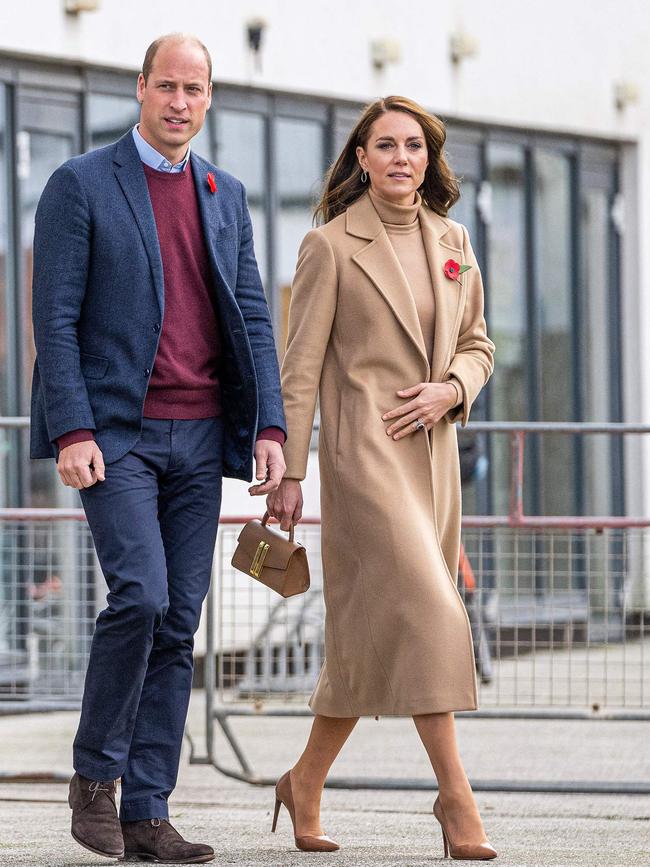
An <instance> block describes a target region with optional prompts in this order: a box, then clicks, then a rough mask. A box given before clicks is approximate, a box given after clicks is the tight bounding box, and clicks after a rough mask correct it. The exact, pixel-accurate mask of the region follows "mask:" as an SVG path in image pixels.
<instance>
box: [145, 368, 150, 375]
mask: <svg viewBox="0 0 650 867" xmlns="http://www.w3.org/2000/svg"><path fill="white" fill-rule="evenodd" d="M150 373H151V370H150V369H149V368H148V367H145V369H144V375H145V376H149V374H150Z"/></svg>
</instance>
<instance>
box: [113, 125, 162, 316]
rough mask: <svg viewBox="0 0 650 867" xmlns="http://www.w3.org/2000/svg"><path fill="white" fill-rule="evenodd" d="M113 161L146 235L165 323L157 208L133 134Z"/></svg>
mask: <svg viewBox="0 0 650 867" xmlns="http://www.w3.org/2000/svg"><path fill="white" fill-rule="evenodd" d="M113 162H114V165H115V175H116V177H117V180H118V183H119V185H120V186H121V188H122V192H123V193H124V195H125V196H126V199H127V201H128V203H129V206H130V208H131V210H132V212H133V216H134V217H135V221H136V223H137V225H138V229H139V230H140V234H141V235H142V241H143V243H144V247H145V250H146V251H147V256H148V257H149V264H150V266H151V274H152V277H153V283H154V288H155V291H156V298H157V299H158V305H159V307H160V315H161V320H162V315H163V311H164V280H163V266H162V257H161V255H160V244H159V243H158V231H157V230H156V221H155V219H154V215H153V208H152V207H151V199H150V198H149V188H148V187H147V179H146V177H145V174H144V170H143V168H142V162H141V160H140V155H139V154H138V151H137V148H136V146H135V143H134V141H133V135H132V133H131V132H130V131H129V132H128V133H127V134H126V135H125V136H123V137H122V138H121V139H120V140H119V141H118V142H117V145H116V150H115V156H114V158H113Z"/></svg>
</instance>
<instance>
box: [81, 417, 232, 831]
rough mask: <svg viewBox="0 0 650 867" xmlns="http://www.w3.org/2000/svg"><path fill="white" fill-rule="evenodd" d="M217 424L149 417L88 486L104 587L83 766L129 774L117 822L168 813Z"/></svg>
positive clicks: (209, 517) (216, 497)
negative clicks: (121, 454) (129, 447)
mask: <svg viewBox="0 0 650 867" xmlns="http://www.w3.org/2000/svg"><path fill="white" fill-rule="evenodd" d="M222 451H223V426H222V421H221V419H218V418H210V419H200V420H192V421H185V420H181V421H178V420H173V421H167V420H159V419H144V422H143V428H142V436H141V438H140V440H139V441H138V443H137V444H136V445H135V446H134V448H133V449H132V450H131V451H130V452H129V453H128V454H126V455H125V456H124V457H123V458H120V459H119V460H118V461H116V462H115V463H112V464H109V465H108V466H107V467H106V480H105V481H104V482H98V483H97V484H95V485H93V487H91V488H88V489H86V490H83V491H81V499H82V502H83V507H84V509H85V512H86V516H87V518H88V523H89V525H90V529H91V531H92V535H93V540H94V543H95V548H96V550H97V555H98V557H99V562H100V564H101V567H102V571H103V573H104V576H105V578H106V582H107V584H108V590H109V592H108V596H107V603H108V605H107V607H106V608H105V609H104V610H103V611H102V612H101V613H100V615H99V617H98V618H97V626H96V629H95V635H94V637H93V641H92V646H91V651H90V661H89V665H88V671H87V674H86V683H85V688H84V697H83V704H82V710H81V720H80V723H79V729H78V731H77V735H76V738H75V741H74V748H73V764H74V768H75V770H76V771H77V772H78V773H79V774H81V775H82V776H84V777H89V778H90V779H93V780H116V779H118V778H119V777H121V778H122V799H121V807H120V818H121V819H122V820H123V821H126V822H133V821H137V820H140V819H149V818H156V817H158V818H161V819H162V818H167V817H168V808H167V800H168V798H169V795H170V794H171V792H172V791H173V789H174V786H175V785H176V777H177V774H178V763H179V759H180V751H181V745H182V740H183V731H184V727H185V718H186V716H187V707H188V703H189V697H190V689H191V685H192V667H193V657H192V651H193V647H194V633H195V632H196V630H197V627H198V624H199V617H200V614H201V605H202V603H203V600H204V598H205V596H206V593H207V591H208V586H209V583H210V572H211V567H212V557H213V554H214V546H215V541H216V535H217V525H218V521H219V509H220V507H221V477H222Z"/></svg>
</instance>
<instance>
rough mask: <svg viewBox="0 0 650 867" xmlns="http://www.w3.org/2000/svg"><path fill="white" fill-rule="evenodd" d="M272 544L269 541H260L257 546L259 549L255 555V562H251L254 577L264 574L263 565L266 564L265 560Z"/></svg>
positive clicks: (251, 571) (251, 572)
mask: <svg viewBox="0 0 650 867" xmlns="http://www.w3.org/2000/svg"><path fill="white" fill-rule="evenodd" d="M270 547H271V546H270V545H269V544H268V543H267V542H260V544H259V545H258V546H257V551H256V552H255V556H254V557H253V562H252V563H251V568H250V570H249V571H250V574H251V575H252V576H253V578H259V577H260V575H261V574H262V567H263V566H264V561H265V560H266V555H267V554H268V553H269V548H270Z"/></svg>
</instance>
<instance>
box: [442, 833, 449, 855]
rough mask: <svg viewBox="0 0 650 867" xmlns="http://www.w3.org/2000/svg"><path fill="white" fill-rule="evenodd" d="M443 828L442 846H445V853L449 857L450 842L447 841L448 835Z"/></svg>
mask: <svg viewBox="0 0 650 867" xmlns="http://www.w3.org/2000/svg"><path fill="white" fill-rule="evenodd" d="M441 830H442V848H443V850H444V853H445V855H444V857H445V858H449V844H448V843H447V836H446V834H445V832H444V829H442V828H441Z"/></svg>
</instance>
